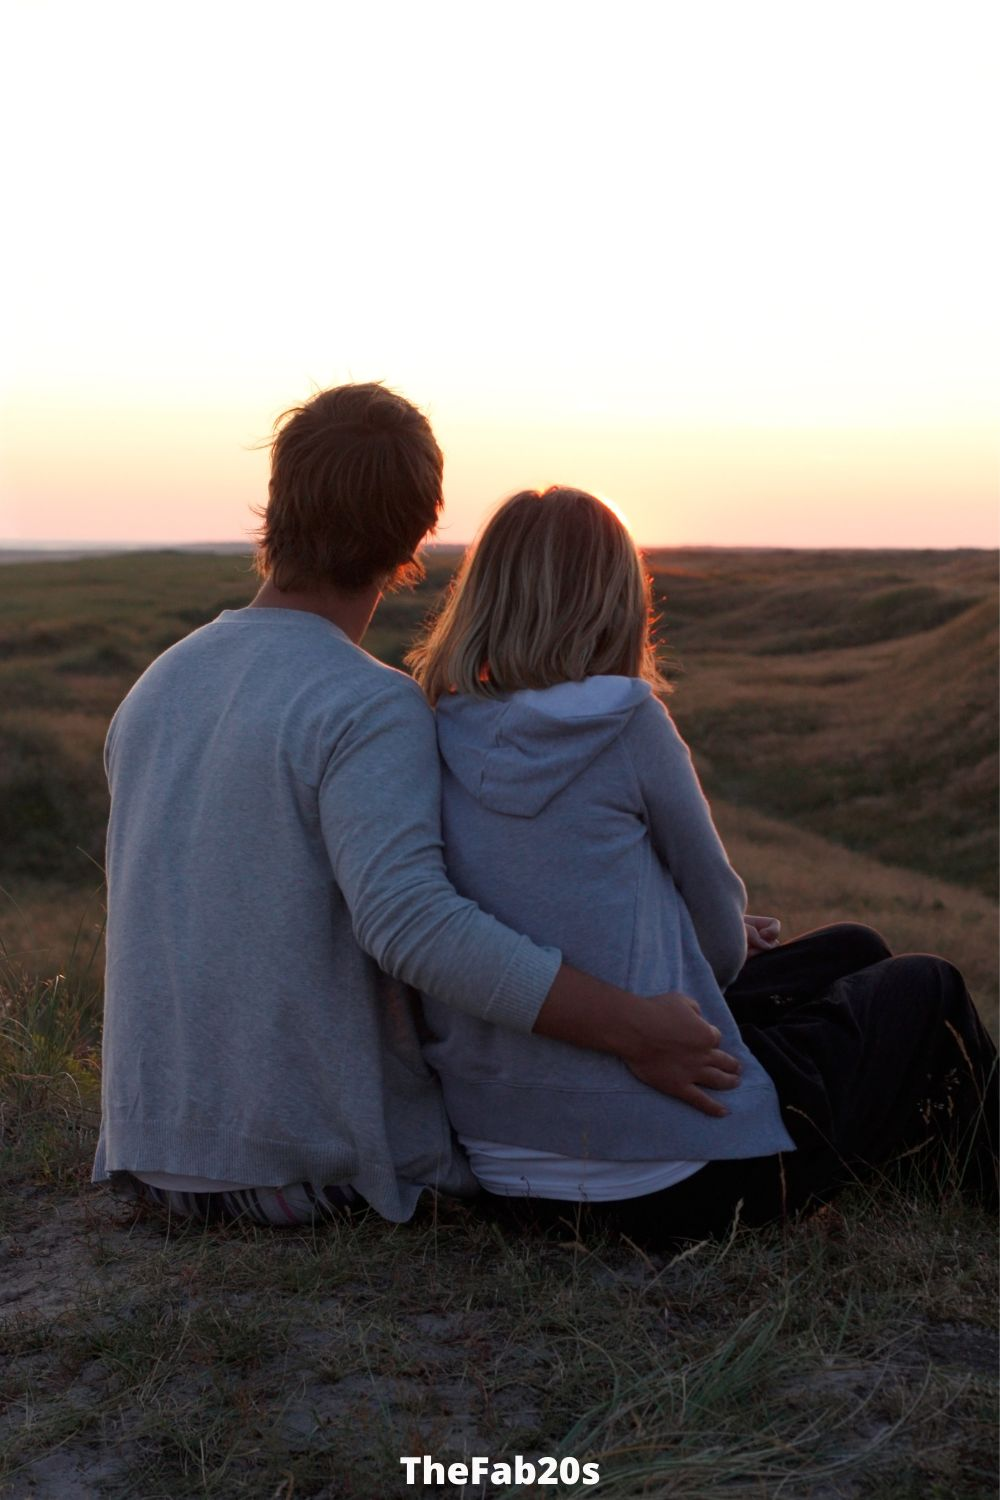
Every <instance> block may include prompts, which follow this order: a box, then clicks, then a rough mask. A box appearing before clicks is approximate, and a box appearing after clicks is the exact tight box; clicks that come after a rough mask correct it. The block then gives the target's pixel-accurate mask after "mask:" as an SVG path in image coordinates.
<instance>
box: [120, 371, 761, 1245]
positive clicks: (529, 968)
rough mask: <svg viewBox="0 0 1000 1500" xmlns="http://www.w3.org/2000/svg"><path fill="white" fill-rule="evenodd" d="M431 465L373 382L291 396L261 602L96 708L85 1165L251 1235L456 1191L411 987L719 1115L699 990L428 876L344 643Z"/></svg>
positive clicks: (436, 859) (434, 864)
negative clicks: (99, 1084) (682, 991)
mask: <svg viewBox="0 0 1000 1500" xmlns="http://www.w3.org/2000/svg"><path fill="white" fill-rule="evenodd" d="M442 468H443V461H442V456H441V452H440V449H439V448H438V446H437V443H436V442H435V440H434V437H433V434H432V432H431V429H430V427H429V425H428V423H427V421H426V419H425V418H424V417H423V416H422V415H421V414H420V413H419V412H417V411H416V410H415V409H414V408H413V407H412V406H411V405H410V404H409V403H408V402H406V401H404V400H403V399H402V398H401V397H399V396H397V395H395V394H393V393H392V392H391V391H388V390H386V389H384V388H383V387H381V386H379V385H348V386H341V387H339V388H337V389H334V390H330V391H324V392H321V393H320V394H319V395H317V396H316V397H314V398H313V400H311V401H310V402H308V403H307V404H306V405H304V406H302V407H299V408H296V409H295V410H293V411H292V412H290V413H287V414H286V420H285V422H284V425H283V426H281V427H280V430H279V431H278V433H277V436H276V438H275V441H274V444H273V449H272V465H271V479H270V485H269V500H268V505H267V508H266V511H265V513H264V522H263V527H262V531H261V538H260V548H259V557H258V564H259V570H260V572H261V574H262V577H263V580H264V581H263V584H262V586H261V588H260V591H259V593H258V594H257V597H256V598H255V599H254V601H253V603H252V604H251V605H250V606H249V607H248V608H246V609H242V610H226V611H224V612H223V613H222V615H220V617H219V618H218V619H217V620H215V621H213V622H212V623H211V624H210V625H207V626H205V627H204V628H203V629H201V630H198V631H195V632H194V634H193V635H190V636H188V637H187V638H186V639H185V640H183V641H181V642H179V643H178V644H177V645H175V646H173V647H171V649H170V650H169V651H167V652H165V653H164V655H163V656H161V657H159V658H158V659H157V660H156V661H155V662H154V663H153V664H152V666H151V667H150V668H149V669H148V671H147V672H145V673H144V675H143V676H142V677H141V678H140V680H139V681H138V682H137V683H136V685H135V687H134V688H133V689H132V691H131V692H130V693H129V695H128V697H127V698H126V699H125V701H124V703H123V704H122V705H121V707H120V708H119V710H118V712H117V713H116V715H115V717H114V719H113V721H112V724H111V728H110V731H109V734H108V742H107V749H106V765H107V771H108V778H109V784H110V787H111V818H110V823H109V828H108V866H107V873H108V933H107V950H108V962H107V984H106V998H105V1031H104V1082H103V1120H102V1129H101V1136H100V1141H99V1144H98V1150H97V1158H96V1161H95V1165H94V1180H95V1181H103V1180H106V1179H108V1178H111V1179H113V1180H114V1181H115V1182H116V1183H117V1184H119V1185H122V1186H126V1187H129V1188H130V1189H132V1190H138V1191H142V1192H145V1194H146V1195H148V1196H152V1197H154V1198H156V1199H157V1200H158V1201H160V1202H164V1203H167V1204H168V1205H169V1206H171V1207H172V1208H174V1209H175V1210H178V1211H181V1212H199V1213H204V1214H208V1215H214V1214H216V1213H239V1212H243V1213H246V1214H248V1215H250V1216H251V1217H253V1218H255V1219H257V1220H258V1221H260V1222H265V1223H267V1222H306V1221H309V1220H310V1219H312V1218H313V1217H314V1216H316V1215H321V1214H324V1213H327V1212H329V1211H330V1210H332V1209H336V1208H339V1207H341V1206H342V1205H344V1204H345V1203H350V1202H352V1201H355V1200H356V1199H357V1198H359V1197H360V1198H361V1199H363V1200H364V1201H366V1202H367V1203H369V1204H371V1205H372V1207H374V1208H375V1209H376V1210H377V1211H378V1212H379V1213H380V1214H382V1215H384V1216H385V1217H386V1218H388V1219H391V1220H395V1221H402V1220H405V1219H408V1218H409V1217H410V1216H411V1215H412V1213H413V1211H414V1208H415V1206H416V1202H417V1199H418V1197H419V1194H420V1191H421V1189H422V1188H423V1187H425V1186H435V1187H439V1188H443V1189H451V1190H456V1191H462V1190H467V1189H469V1188H470V1187H471V1186H472V1179H471V1175H470V1174H469V1172H468V1168H467V1167H466V1165H465V1163H464V1161H463V1160H462V1158H461V1157H460V1155H459V1154H458V1152H457V1151H456V1149H455V1147H454V1145H453V1141H452V1136H451V1132H450V1128H449V1125H448V1121H447V1119H446V1116H445V1114H444V1109H443V1106H442V1103H441V1097H440V1093H439V1089H438V1085H437V1082H436V1080H435V1079H434V1077H433V1075H431V1074H430V1072H429V1071H428V1069H427V1068H426V1067H425V1065H424V1063H423V1060H422V1058H421V1054H420V1046H419V1035H418V1026H419V1021H418V1017H417V1015H416V1012H415V1010H414V1008H413V1006H412V1004H411V1000H410V997H409V996H408V994H407V992H406V990H405V988H404V986H406V985H409V986H414V987H416V988H418V989H421V990H424V991H425V992H427V993H429V994H432V995H434V996H435V997H436V998H438V999H439V1000H441V1001H444V1002H445V1003H447V1004H449V1005H454V1006H457V1007H458V1008H459V1009H462V1010H466V1011H469V1012H470V1013H472V1014H473V1015H476V1016H480V1017H482V1018H484V1019H486V1020H490V1021H493V1022H495V1023H498V1024H500V1025H503V1026H509V1027H512V1028H515V1029H519V1030H523V1031H531V1030H533V1031H535V1032H537V1033H538V1034H539V1035H543V1036H551V1037H557V1038H560V1039H562V1040H564V1041H568V1042H572V1043H574V1044H576V1045H578V1046H585V1047H592V1048H596V1049H598V1050H602V1051H607V1052H611V1053H614V1054H616V1055H617V1056H619V1057H621V1058H622V1059H623V1060H624V1061H625V1062H626V1063H627V1064H628V1065H629V1066H630V1067H631V1068H632V1069H633V1071H634V1072H636V1074H637V1075H638V1076H639V1077H640V1078H642V1079H643V1080H644V1081H646V1082H647V1083H649V1084H651V1085H652V1086H653V1087H655V1088H658V1089H660V1090H661V1091H663V1092H664V1093H669V1094H673V1095H675V1096H676V1097H678V1098H682V1099H685V1100H687V1101H688V1102H689V1103H690V1104H692V1105H694V1106H695V1107H696V1108H699V1109H701V1110H703V1111H704V1112H705V1113H708V1114H713V1115H721V1114H724V1113H725V1110H724V1107H723V1106H722V1105H721V1104H720V1103H719V1102H718V1100H717V1099H715V1098H712V1097H710V1096H709V1095H708V1094H706V1093H704V1092H703V1089H704V1088H706V1087H707V1088H711V1089H714V1090H718V1089H726V1088H731V1087H734V1086H735V1085H736V1083H737V1082H738V1076H737V1064H736V1062H735V1060H734V1059H732V1058H731V1057H729V1056H728V1055H727V1054H725V1053H723V1052H721V1051H720V1050H719V1048H718V1045H717V1044H718V1041H719V1032H718V1031H717V1030H716V1029H715V1028H714V1027H711V1026H709V1025H708V1024H707V1023H706V1022H704V1021H703V1020H702V1019H701V1017H700V1016H699V1015H698V1014H697V1008H696V1007H695V1006H694V1005H693V1003H692V1002H690V1001H687V1000H685V999H684V998H683V997H681V996H671V997H658V998H654V999H648V998H646V999H643V998H640V997H636V996H632V995H628V994H626V993H624V992H623V991H620V990H616V989H615V988H614V987H612V986H610V985H606V984H603V983H602V982H600V981H598V980H596V979H593V978H591V977H590V976H587V975H583V974H579V973H577V972H575V971H574V970H572V969H570V968H569V967H568V966H565V965H562V964H561V961H560V955H559V954H558V953H557V952H556V951H554V950H552V949H544V948H539V947H537V946H535V945H534V944H533V943H531V942H529V940H528V939H527V938H525V937H521V936H518V935H517V934H515V933H513V932H511V931H510V930H509V929H507V928H505V927H503V926H501V925H500V924H499V923H498V922H496V921H494V920H493V919H492V918H491V917H489V916H487V915H485V914H484V913H483V912H481V911H480V910H479V908H478V907H476V906H475V905H473V904H472V903H471V902H469V901H466V900H463V899H462V898H460V897H459V896H458V895H457V894H456V892H455V891H454V889H453V888H452V886H451V885H450V884H449V882H448V879H447V875H446V873H445V869H444V864H443V860H442V854H441V838H440V829H439V810H438V801H439V772H438V759H437V748H436V742H435V735H434V725H433V720H432V716H431V712H430V710H429V708H428V706H427V704H426V702H425V701H424V699H423V696H422V694H421V693H420V691H419V689H418V688H417V687H416V685H415V684H414V683H413V682H412V681H411V680H410V679H409V678H408V677H406V676H405V675H403V674H402V673H399V672H395V671H393V670H391V669H390V668H388V667H385V666H383V665H382V664H380V663H378V662H376V661H375V660H374V659H373V658H372V657H370V656H368V655H367V654H366V653H365V652H364V651H362V650H361V649H360V642H361V639H362V637H363V635H364V633H365V630H366V628H367V626H368V623H369V621H370V619H371V617H372V614H373V612H374V610H375V608H376V606H377V604H378V601H379V599H380V597H381V593H382V591H383V589H384V588H385V587H386V586H387V585H389V584H392V583H394V582H398V581H400V580H401V579H405V578H406V577H408V576H412V575H413V574H414V572H415V571H416V567H417V565H416V564H415V562H414V555H415V552H416V549H417V547H418V545H419V543H420V541H421V540H422V539H423V537H424V536H425V535H426V534H427V533H428V532H429V531H430V530H431V529H432V528H433V526H434V524H435V521H436V519H437V516H438V512H439V510H440V506H441V500H442V497H441V479H442ZM139 1184H142V1185H143V1186H142V1187H141V1188H140V1187H139V1186H138V1185H139Z"/></svg>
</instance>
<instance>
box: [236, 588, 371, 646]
mask: <svg viewBox="0 0 1000 1500" xmlns="http://www.w3.org/2000/svg"><path fill="white" fill-rule="evenodd" d="M381 597H382V590H381V589H380V587H379V586H378V584H377V583H372V584H369V585H368V587H367V588H366V589H359V590H358V591H357V592H356V593H350V594H349V593H346V592H345V591H343V590H342V589H335V588H325V589H279V588H277V587H276V586H275V585H274V584H273V583H272V582H271V580H270V578H268V579H266V580H265V581H264V583H262V584H261V586H260V590H259V591H258V593H257V596H256V598H255V599H253V600H252V601H251V604H250V608H251V609H300V610H303V611H305V613H306V614H310V615H322V617H323V619H324V620H329V621H330V624H331V625H336V626H337V629H338V630H342V631H343V632H344V634H345V635H346V636H347V638H348V639H349V640H352V641H353V642H354V644H355V645H356V646H358V645H360V644H361V640H362V637H363V636H364V633H365V631H366V630H367V629H368V624H369V621H370V620H371V617H372V615H373V614H374V613H375V607H376V605H377V604H378V602H379V600H380V599H381Z"/></svg>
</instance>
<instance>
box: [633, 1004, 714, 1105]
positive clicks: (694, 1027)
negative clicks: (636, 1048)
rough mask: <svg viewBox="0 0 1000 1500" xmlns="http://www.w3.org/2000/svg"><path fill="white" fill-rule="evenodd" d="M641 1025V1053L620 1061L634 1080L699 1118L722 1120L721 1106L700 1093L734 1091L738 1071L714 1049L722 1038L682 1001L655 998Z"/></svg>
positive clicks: (692, 1006) (691, 1007)
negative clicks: (694, 1111) (680, 1102)
mask: <svg viewBox="0 0 1000 1500" xmlns="http://www.w3.org/2000/svg"><path fill="white" fill-rule="evenodd" d="M643 1019H644V1023H645V1024H644V1027H643V1041H644V1046H643V1053H642V1055H641V1056H639V1057H625V1058H624V1059H623V1060H624V1062H625V1063H626V1064H627V1065H628V1067H629V1068H630V1070H631V1071H632V1072H633V1073H634V1074H635V1076H636V1078H638V1079H640V1080H641V1081H642V1082H643V1083H647V1084H649V1086H650V1088H654V1089H657V1090H658V1091H659V1092H660V1093H661V1094H669V1095H670V1096H671V1098H674V1099H681V1100H683V1102H684V1103H685V1104H690V1105H692V1106H693V1107H694V1108H695V1109H699V1110H701V1112H702V1114H705V1115H713V1116H715V1118H717V1119H721V1118H722V1117H723V1116H725V1115H728V1113H729V1111H728V1109H726V1107H725V1105H724V1104H722V1103H720V1102H719V1100H718V1099H712V1098H710V1097H709V1095H708V1094H706V1093H704V1092H703V1089H706V1088H710V1089H734V1088H736V1087H737V1085H738V1084H739V1081H740V1065H739V1063H738V1062H737V1060H736V1058H735V1057H731V1056H730V1055H729V1053H728V1052H723V1051H722V1050H721V1049H720V1047H719V1042H720V1040H721V1036H722V1033H721V1032H720V1031H719V1028H718V1027H717V1026H711V1025H709V1023H708V1022H707V1021H706V1020H704V1019H703V1017H702V1014H701V1011H700V1009H699V1007H698V1005H697V1003H696V1002H695V1001H694V1000H690V999H689V998H688V997H687V995H676V994H668V995H657V996H655V997H654V998H653V1000H652V1001H651V1002H650V1004H649V1007H648V1009H647V1010H646V1011H645V1013H644V1017H643ZM699 1084H700V1085H701V1087H700V1088H699V1087H698V1085H699Z"/></svg>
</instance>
